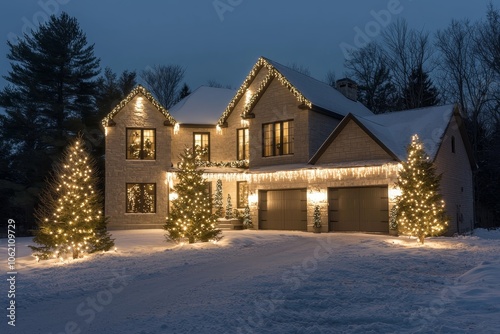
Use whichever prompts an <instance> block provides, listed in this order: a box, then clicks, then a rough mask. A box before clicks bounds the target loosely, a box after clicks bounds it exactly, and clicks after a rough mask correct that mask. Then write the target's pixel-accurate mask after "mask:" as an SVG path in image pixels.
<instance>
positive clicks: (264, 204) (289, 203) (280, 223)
mask: <svg viewBox="0 0 500 334" xmlns="http://www.w3.org/2000/svg"><path fill="white" fill-rule="evenodd" d="M259 228H260V229H263V230H300V231H306V230H307V192H306V189H293V190H267V191H259Z"/></svg>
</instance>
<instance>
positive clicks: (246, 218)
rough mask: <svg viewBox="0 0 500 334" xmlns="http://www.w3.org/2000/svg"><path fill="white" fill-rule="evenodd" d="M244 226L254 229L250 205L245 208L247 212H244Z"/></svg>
mask: <svg viewBox="0 0 500 334" xmlns="http://www.w3.org/2000/svg"><path fill="white" fill-rule="evenodd" d="M243 226H245V228H252V227H253V224H252V216H250V208H249V207H248V205H247V206H246V207H245V211H243Z"/></svg>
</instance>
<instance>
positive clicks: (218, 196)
mask: <svg viewBox="0 0 500 334" xmlns="http://www.w3.org/2000/svg"><path fill="white" fill-rule="evenodd" d="M214 206H215V215H216V216H217V218H222V216H223V215H224V208H223V206H224V203H223V201H222V180H221V179H218V180H217V185H216V188H215V195H214Z"/></svg>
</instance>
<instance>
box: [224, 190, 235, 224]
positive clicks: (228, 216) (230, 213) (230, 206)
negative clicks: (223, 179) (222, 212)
mask: <svg viewBox="0 0 500 334" xmlns="http://www.w3.org/2000/svg"><path fill="white" fill-rule="evenodd" d="M233 218H234V214H233V204H232V203H231V195H230V194H227V204H226V219H233Z"/></svg>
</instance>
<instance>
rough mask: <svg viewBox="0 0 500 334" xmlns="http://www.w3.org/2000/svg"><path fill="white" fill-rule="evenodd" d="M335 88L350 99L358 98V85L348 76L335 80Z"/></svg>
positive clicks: (355, 99)
mask: <svg viewBox="0 0 500 334" xmlns="http://www.w3.org/2000/svg"><path fill="white" fill-rule="evenodd" d="M335 88H337V90H338V91H339V92H341V93H342V94H344V96H345V97H347V98H348V99H350V100H353V101H357V100H358V85H357V84H356V82H354V81H352V80H351V79H349V78H343V79H339V80H337V81H336V82H335Z"/></svg>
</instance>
